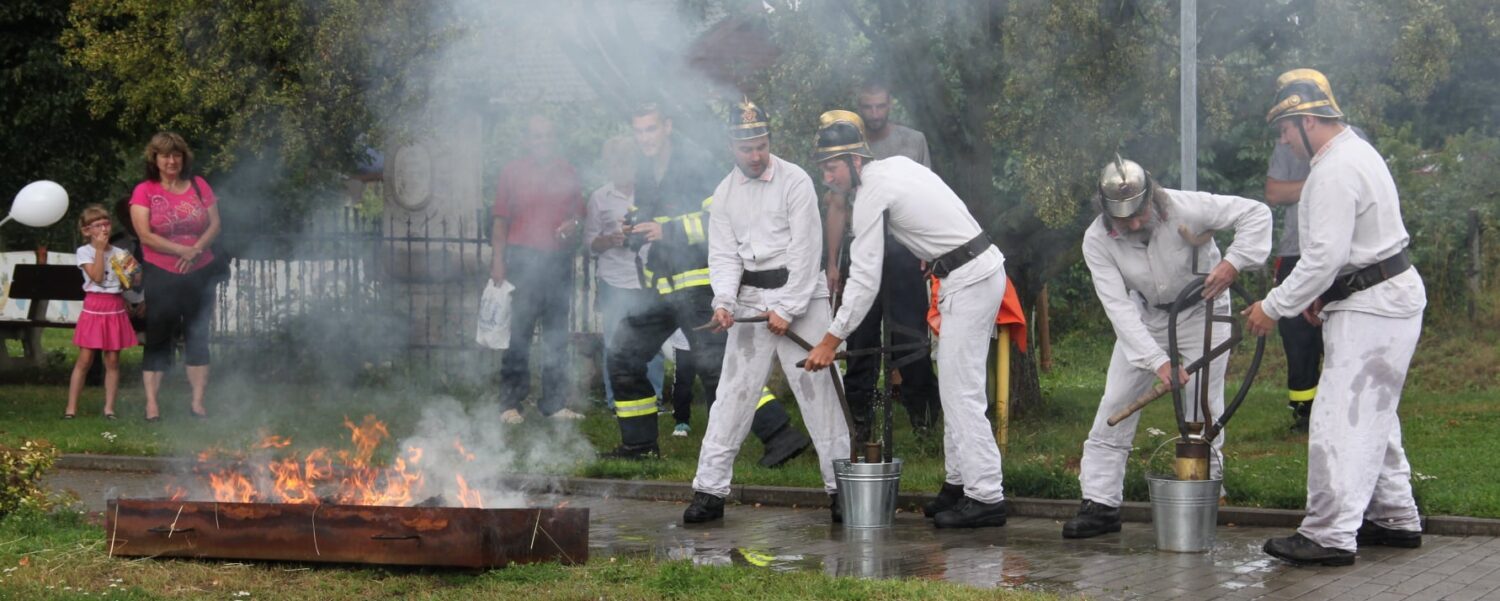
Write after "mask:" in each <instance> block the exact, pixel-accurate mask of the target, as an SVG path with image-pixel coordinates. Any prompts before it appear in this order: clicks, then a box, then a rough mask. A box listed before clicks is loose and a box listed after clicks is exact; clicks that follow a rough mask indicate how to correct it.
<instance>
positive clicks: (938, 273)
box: [930, 259, 948, 280]
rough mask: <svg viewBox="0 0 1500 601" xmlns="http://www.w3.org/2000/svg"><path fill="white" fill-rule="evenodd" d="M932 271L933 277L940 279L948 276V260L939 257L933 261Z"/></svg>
mask: <svg viewBox="0 0 1500 601" xmlns="http://www.w3.org/2000/svg"><path fill="white" fill-rule="evenodd" d="M930 271H931V273H932V277H935V278H937V279H940V280H941V279H943V278H946V277H948V262H947V261H944V260H942V259H938V260H936V261H933V262H932V269H931V270H930Z"/></svg>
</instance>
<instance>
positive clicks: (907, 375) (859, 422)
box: [824, 80, 942, 440]
mask: <svg viewBox="0 0 1500 601" xmlns="http://www.w3.org/2000/svg"><path fill="white" fill-rule="evenodd" d="M855 107H856V109H857V112H858V113H859V116H860V118H861V119H863V120H864V126H865V138H866V141H867V142H868V143H869V145H870V151H871V152H872V153H873V154H874V155H875V158H876V159H877V160H878V159H883V158H886V157H891V156H904V157H907V158H909V159H911V160H913V161H916V162H918V163H921V164H922V166H924V167H927V168H928V169H931V168H932V161H931V158H930V157H929V156H928V152H927V136H924V135H922V132H919V131H917V130H915V129H912V128H910V127H906V126H904V125H898V124H896V123H892V122H891V120H890V114H891V93H890V87H889V86H887V85H886V84H885V83H882V82H879V81H873V80H872V81H868V82H866V83H864V84H863V85H861V86H860V87H859V88H858V89H857V90H856V94H855ZM825 198H826V199H827V201H828V218H827V220H826V222H825V223H824V236H825V242H826V244H827V246H826V250H827V257H828V266H827V275H828V288H829V290H830V291H831V292H833V294H834V295H835V296H836V297H837V295H838V294H839V293H840V292H842V288H843V275H844V274H845V273H846V272H847V269H846V264H845V263H844V260H845V258H847V257H848V253H847V252H845V247H844V245H845V243H846V242H847V240H848V237H849V236H848V226H849V203H848V201H849V199H848V198H846V197H845V196H844V195H841V194H838V193H836V192H829V193H828V195H827V196H826V197H825ZM884 302H889V303H890V307H889V309H890V316H891V319H890V323H887V324H886V327H887V328H890V329H892V330H893V335H892V342H893V344H897V345H900V344H905V343H911V342H917V341H925V340H927V310H928V298H927V282H926V278H925V277H924V274H923V272H922V263H921V261H919V260H918V259H917V257H916V255H913V254H912V253H911V251H909V250H907V249H906V247H905V246H902V245H901V244H899V243H896V242H895V241H894V239H891V238H889V236H888V237H887V240H886V245H885V263H884V265H883V267H882V275H881V284H880V292H879V294H878V295H877V297H876V299H875V304H874V305H873V306H871V307H870V312H869V313H867V314H866V315H865V319H864V321H862V322H860V324H859V327H857V328H855V330H854V332H853V333H852V334H851V335H850V336H849V339H848V345H849V348H850V349H856V348H869V347H878V346H880V344H881V340H880V333H881V329H880V326H881V316H882V314H883V309H884V308H883V307H882V303H884ZM835 309H837V307H835ZM891 326H897V327H894V328H893V327H891ZM879 371H880V357H879V356H878V355H865V356H861V357H852V358H850V359H849V362H848V373H847V374H845V376H844V386H845V388H846V389H847V390H848V399H849V409H850V411H851V412H852V413H853V414H854V421H855V430H856V438H857V439H858V440H868V439H869V430H868V429H869V415H870V399H871V398H872V397H873V396H874V392H875V383H876V382H877V381H878V379H879V375H880V374H879ZM900 376H901V378H900V380H899V382H900V385H901V394H900V396H901V401H902V404H904V405H905V406H906V412H907V414H908V415H909V416H910V418H911V424H912V427H913V428H915V429H916V430H917V431H918V432H923V431H926V430H927V429H928V428H931V427H933V426H936V425H938V424H941V423H942V405H941V403H940V401H939V397H938V390H937V377H936V376H935V375H934V374H933V372H932V361H931V359H930V358H928V357H923V358H922V359H918V360H916V361H914V362H912V363H908V364H906V365H904V366H902V367H901V369H900Z"/></svg>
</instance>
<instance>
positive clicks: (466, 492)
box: [457, 474, 484, 509]
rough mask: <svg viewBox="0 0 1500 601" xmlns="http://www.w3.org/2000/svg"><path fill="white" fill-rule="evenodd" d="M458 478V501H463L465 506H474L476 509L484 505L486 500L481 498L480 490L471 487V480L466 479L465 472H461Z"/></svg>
mask: <svg viewBox="0 0 1500 601" xmlns="http://www.w3.org/2000/svg"><path fill="white" fill-rule="evenodd" d="M457 478H458V502H459V503H462V504H463V506H464V507H473V508H476V509H477V508H481V507H484V501H482V500H480V498H479V491H477V490H474V489H472V488H469V482H468V481H467V480H464V476H463V474H459V475H458V476H457Z"/></svg>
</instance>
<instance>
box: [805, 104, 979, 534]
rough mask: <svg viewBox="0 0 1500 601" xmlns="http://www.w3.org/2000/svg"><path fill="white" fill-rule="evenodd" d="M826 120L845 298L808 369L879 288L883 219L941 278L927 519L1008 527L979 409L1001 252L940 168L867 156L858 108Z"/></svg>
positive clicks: (824, 160) (823, 161) (826, 361)
mask: <svg viewBox="0 0 1500 601" xmlns="http://www.w3.org/2000/svg"><path fill="white" fill-rule="evenodd" d="M822 123H823V125H822V126H821V127H820V128H819V129H818V135H817V148H816V151H815V155H814V159H815V160H816V161H817V162H818V164H819V167H820V168H821V169H822V171H823V183H825V184H827V185H828V187H829V188H831V189H833V191H834V192H835V193H840V194H848V195H850V196H849V198H851V199H852V202H853V203H854V214H853V219H852V225H853V232H854V242H853V243H852V244H851V245H850V255H851V257H850V268H849V281H848V282H847V283H846V284H845V285H844V305H843V306H842V307H840V308H839V312H838V315H836V316H834V319H833V324H832V325H830V326H829V328H828V333H827V334H825V335H824V336H823V339H822V341H820V342H819V343H818V346H817V347H815V348H814V349H813V351H812V353H809V354H808V358H807V364H806V365H807V369H808V370H809V371H816V370H819V369H823V368H825V367H828V366H829V365H832V364H833V359H834V353H835V351H836V349H837V348H838V346H839V344H840V343H842V342H843V341H844V339H845V338H848V336H849V334H850V332H853V331H854V329H855V327H857V326H858V325H859V323H860V321H861V320H863V319H864V317H865V314H866V313H867V312H868V311H869V310H870V306H871V304H873V303H874V300H875V294H876V291H878V290H880V279H881V262H882V260H883V259H884V257H885V243H886V231H887V228H888V230H889V232H890V235H891V236H893V237H894V238H895V239H896V241H897V242H899V243H900V244H901V245H902V246H905V247H906V248H907V249H909V250H911V252H912V254H915V255H916V256H917V258H919V259H922V260H923V261H926V262H927V264H928V265H929V266H930V269H931V272H932V274H933V275H935V276H937V277H938V278H939V279H942V280H943V287H942V297H941V298H939V299H938V311H939V313H940V314H941V315H942V317H943V325H944V328H943V332H944V334H943V338H942V342H941V344H939V345H938V356H937V364H938V395H939V397H940V398H941V401H942V408H943V411H942V413H943V452H944V466H945V468H946V471H947V474H946V478H945V484H946V486H944V487H943V494H940V495H939V498H938V501H937V502H936V503H934V504H933V506H932V507H931V509H933V512H932V513H933V518H932V519H933V523H934V524H935V525H937V527H939V528H976V527H985V526H1004V525H1005V519H1006V505H1005V492H1004V489H1003V488H1002V486H1001V471H1000V449H999V447H997V446H996V445H995V435H994V434H993V433H992V432H991V431H990V427H989V420H988V419H986V418H985V416H984V410H985V406H986V405H987V401H986V398H985V391H984V383H985V366H984V363H985V358H986V357H987V356H988V353H989V344H990V337H991V335H992V334H993V333H994V331H995V314H996V313H997V312H998V311H999V310H1000V301H1001V300H1002V299H1003V298H1004V296H1005V258H1004V257H1003V256H1001V254H1000V249H998V248H995V245H994V244H991V243H990V240H989V238H988V237H987V236H985V234H984V230H983V229H981V228H980V227H979V222H978V221H976V220H975V219H974V216H973V215H971V214H970V213H969V209H968V207H966V206H965V205H964V202H963V200H961V199H959V198H958V195H957V194H954V193H953V190H952V189H950V188H949V187H948V185H947V184H945V183H943V180H942V179H940V178H939V177H938V176H937V174H935V173H933V172H932V171H930V170H928V169H927V168H926V167H923V166H922V165H921V164H919V163H917V162H916V161H913V160H911V159H909V158H906V157H904V156H893V157H889V158H885V159H881V160H878V161H876V160H872V156H873V155H872V154H871V152H870V149H869V146H868V145H867V144H866V143H865V138H864V126H863V124H862V123H861V122H860V119H859V116H858V115H855V114H853V113H849V112H847V111H830V113H825V114H824V116H823V119H822ZM960 487H961V488H960Z"/></svg>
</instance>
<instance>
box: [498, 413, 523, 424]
mask: <svg viewBox="0 0 1500 601" xmlns="http://www.w3.org/2000/svg"><path fill="white" fill-rule="evenodd" d="M500 421H502V422H505V423H507V424H519V423H521V422H524V421H526V418H525V417H522V416H521V412H520V411H516V410H515V409H506V410H505V413H501V414H500Z"/></svg>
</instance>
